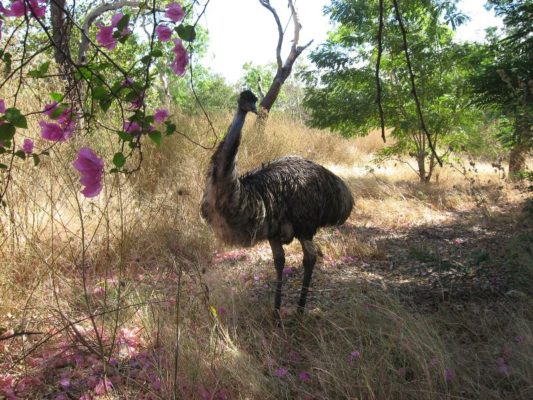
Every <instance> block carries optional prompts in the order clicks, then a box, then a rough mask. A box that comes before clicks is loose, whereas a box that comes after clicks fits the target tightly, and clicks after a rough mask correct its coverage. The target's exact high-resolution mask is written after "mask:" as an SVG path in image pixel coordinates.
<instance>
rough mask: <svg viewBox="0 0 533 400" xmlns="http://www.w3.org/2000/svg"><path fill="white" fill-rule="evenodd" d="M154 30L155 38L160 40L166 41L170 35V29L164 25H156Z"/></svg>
mask: <svg viewBox="0 0 533 400" xmlns="http://www.w3.org/2000/svg"><path fill="white" fill-rule="evenodd" d="M155 32H156V33H157V38H158V39H159V40H160V41H162V42H168V41H169V40H170V38H171V37H172V29H170V28H169V27H168V26H166V25H158V26H157V28H155Z"/></svg>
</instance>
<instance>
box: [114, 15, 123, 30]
mask: <svg viewBox="0 0 533 400" xmlns="http://www.w3.org/2000/svg"><path fill="white" fill-rule="evenodd" d="M122 18H124V14H122V13H116V14H115V15H113V16H112V17H111V26H112V27H113V28H116V27H117V25H118V23H119V22H120V20H121V19H122Z"/></svg>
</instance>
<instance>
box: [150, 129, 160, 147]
mask: <svg viewBox="0 0 533 400" xmlns="http://www.w3.org/2000/svg"><path fill="white" fill-rule="evenodd" d="M148 136H149V137H150V139H152V140H153V141H154V143H155V144H157V145H158V146H159V145H160V144H161V132H159V131H153V132H150V133H149V134H148Z"/></svg>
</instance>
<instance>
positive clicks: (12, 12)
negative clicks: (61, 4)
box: [0, 0, 46, 18]
mask: <svg viewBox="0 0 533 400" xmlns="http://www.w3.org/2000/svg"><path fill="white" fill-rule="evenodd" d="M25 3H26V4H25ZM0 12H1V13H3V14H4V15H5V16H6V17H15V18H18V17H23V16H24V15H28V17H37V18H41V17H44V15H45V14H46V0H29V1H26V2H25V1H24V0H15V1H13V2H11V7H10V8H8V9H6V8H4V7H3V6H2V5H1V3H0Z"/></svg>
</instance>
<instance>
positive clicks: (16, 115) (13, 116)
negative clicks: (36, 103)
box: [6, 108, 28, 129]
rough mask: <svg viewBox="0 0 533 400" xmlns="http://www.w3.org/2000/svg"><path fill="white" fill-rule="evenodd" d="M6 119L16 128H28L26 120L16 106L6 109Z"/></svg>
mask: <svg viewBox="0 0 533 400" xmlns="http://www.w3.org/2000/svg"><path fill="white" fill-rule="evenodd" d="M6 119H7V120H8V121H9V122H11V123H12V124H13V125H14V126H16V127H17V128H23V129H26V128H28V121H27V120H26V117H25V116H24V115H22V114H21V112H20V110H19V109H18V108H8V109H7V110H6Z"/></svg>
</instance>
